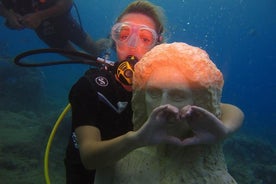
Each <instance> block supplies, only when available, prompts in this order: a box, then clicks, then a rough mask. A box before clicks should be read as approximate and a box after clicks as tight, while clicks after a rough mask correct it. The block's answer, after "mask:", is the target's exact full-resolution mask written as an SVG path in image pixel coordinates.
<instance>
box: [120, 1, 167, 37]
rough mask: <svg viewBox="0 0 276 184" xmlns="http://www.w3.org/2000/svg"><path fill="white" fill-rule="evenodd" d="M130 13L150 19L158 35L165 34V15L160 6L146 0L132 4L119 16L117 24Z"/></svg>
mask: <svg viewBox="0 0 276 184" xmlns="http://www.w3.org/2000/svg"><path fill="white" fill-rule="evenodd" d="M129 13H141V14H144V15H146V16H148V17H150V18H151V19H152V20H153V21H154V23H155V26H156V31H157V34H158V35H161V34H163V33H164V31H165V30H164V22H163V21H164V20H165V15H164V13H163V9H162V8H161V7H159V6H156V5H154V4H152V3H150V2H148V1H146V0H137V1H134V2H132V3H130V4H129V5H128V6H127V7H126V9H125V10H124V11H123V12H122V13H121V15H119V17H118V18H117V20H116V22H119V21H120V20H121V19H122V17H123V16H124V15H126V14H129Z"/></svg>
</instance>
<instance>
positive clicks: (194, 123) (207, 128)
mask: <svg viewBox="0 0 276 184" xmlns="http://www.w3.org/2000/svg"><path fill="white" fill-rule="evenodd" d="M179 113H180V119H182V120H184V119H185V120H186V121H187V122H188V124H189V126H190V128H191V130H192V131H193V136H192V137H188V138H186V139H184V140H182V142H181V145H182V146H188V145H197V144H211V143H215V142H218V141H219V140H222V139H223V138H225V137H226V135H227V129H226V127H225V126H224V125H223V123H222V121H221V120H219V119H218V118H217V117H216V116H215V115H213V114H212V113H210V112H209V111H207V110H206V109H203V108H201V107H198V106H190V105H188V106H185V107H183V108H182V109H181V110H180V112H179Z"/></svg>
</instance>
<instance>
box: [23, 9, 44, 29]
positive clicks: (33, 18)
mask: <svg viewBox="0 0 276 184" xmlns="http://www.w3.org/2000/svg"><path fill="white" fill-rule="evenodd" d="M41 22H42V19H41V18H40V16H39V14H38V13H29V14H27V15H25V16H23V18H22V24H23V25H24V26H25V27H27V28H30V29H36V28H37V27H38V26H39V25H40V24H41Z"/></svg>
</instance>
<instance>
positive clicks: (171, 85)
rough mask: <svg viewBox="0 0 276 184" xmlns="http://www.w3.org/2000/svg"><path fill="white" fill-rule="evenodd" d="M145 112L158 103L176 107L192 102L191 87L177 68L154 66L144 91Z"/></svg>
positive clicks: (150, 110)
mask: <svg viewBox="0 0 276 184" xmlns="http://www.w3.org/2000/svg"><path fill="white" fill-rule="evenodd" d="M145 100H146V108H147V114H148V115H149V114H150V113H151V112H152V110H153V109H154V108H156V107H158V106H160V105H165V104H171V105H174V106H176V107H177V108H179V109H180V108H182V107H184V106H186V105H192V104H193V95H192V91H191V88H190V86H189V84H188V82H187V80H186V78H185V77H184V76H183V74H182V73H180V72H179V71H178V70H177V69H175V68H171V67H159V68H156V69H155V70H154V71H153V73H152V74H151V76H150V78H149V80H148V82H147V84H146V91H145Z"/></svg>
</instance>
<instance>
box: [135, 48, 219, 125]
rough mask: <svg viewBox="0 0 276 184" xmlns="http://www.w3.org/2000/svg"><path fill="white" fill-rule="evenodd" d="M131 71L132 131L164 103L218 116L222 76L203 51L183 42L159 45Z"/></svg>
mask: <svg viewBox="0 0 276 184" xmlns="http://www.w3.org/2000/svg"><path fill="white" fill-rule="evenodd" d="M134 71H135V72H134V76H133V99H132V106H133V111H134V116H133V122H134V127H135V129H136V128H139V127H140V126H141V125H142V124H143V123H144V122H145V120H146V119H147V117H148V116H149V114H150V113H151V112H152V110H153V109H154V108H156V107H158V106H160V105H164V104H171V105H174V106H176V107H178V108H182V107H184V106H186V105H197V106H200V107H203V108H205V109H207V110H208V111H210V112H212V113H213V114H215V115H216V116H217V117H219V116H220V99H221V92H222V87H223V83H224V81H223V76H222V73H221V72H220V71H219V69H218V68H217V67H216V65H215V64H214V63H213V62H212V61H211V60H210V58H209V56H208V54H207V53H206V52H205V51H204V50H202V49H200V48H198V47H193V46H190V45H188V44H185V43H172V44H161V45H158V46H156V47H154V48H153V49H152V50H151V51H149V52H148V53H146V54H145V55H144V56H143V57H142V59H141V60H140V61H139V62H138V63H137V64H136V65H135V68H134Z"/></svg>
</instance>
